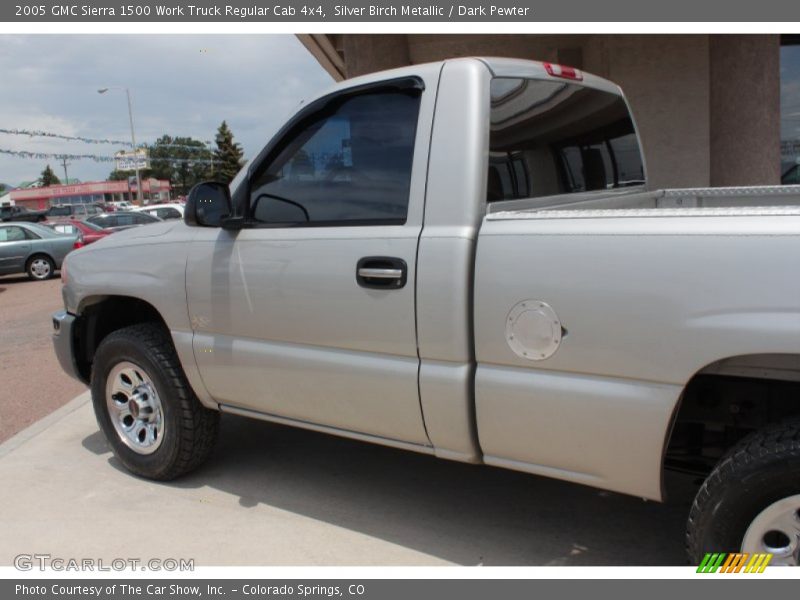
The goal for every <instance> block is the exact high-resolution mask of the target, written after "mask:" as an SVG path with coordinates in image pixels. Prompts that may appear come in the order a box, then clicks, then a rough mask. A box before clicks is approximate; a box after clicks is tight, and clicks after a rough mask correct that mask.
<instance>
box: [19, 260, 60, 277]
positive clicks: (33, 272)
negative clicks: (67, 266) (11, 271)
mask: <svg viewBox="0 0 800 600" xmlns="http://www.w3.org/2000/svg"><path fill="white" fill-rule="evenodd" d="M39 261H44V263H46V266H47V271H46V273H45V272H44V271H42V270H40V269H38V268H35V267H38V265H39V264H40V262H39ZM25 272H26V273H27V274H28V277H29V278H31V279H33V280H34V281H45V280H47V279H50V278H51V277H52V276H53V275H55V274H56V263H55V262H54V261H53V259H52V258H50V257H49V256H47V255H46V254H34V255H33V256H31V257H30V258H29V259H28V262H27V263H25Z"/></svg>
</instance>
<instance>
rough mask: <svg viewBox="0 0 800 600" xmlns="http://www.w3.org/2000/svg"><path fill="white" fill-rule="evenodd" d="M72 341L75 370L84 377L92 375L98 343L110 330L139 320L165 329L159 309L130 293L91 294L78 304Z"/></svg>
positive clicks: (85, 378) (86, 379)
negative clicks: (77, 316) (111, 294)
mask: <svg viewBox="0 0 800 600" xmlns="http://www.w3.org/2000/svg"><path fill="white" fill-rule="evenodd" d="M77 312H78V314H79V315H80V316H79V318H78V320H77V321H76V325H77V330H76V332H75V338H74V343H75V344H76V347H75V357H76V362H77V365H78V370H79V372H80V374H81V376H82V377H83V379H84V380H85V381H89V379H90V377H91V369H92V363H93V361H94V355H95V352H96V351H97V347H98V346H99V345H100V343H101V342H102V341H103V339H104V338H105V337H106V336H107V335H108V334H110V333H113V332H114V331H117V330H118V329H121V328H123V327H128V326H130V325H137V324H139V323H149V322H155V323H158V324H159V325H161V326H162V327H164V329H165V330H167V331H168V327H167V324H166V322H165V321H164V318H163V317H162V316H161V313H160V312H159V311H158V309H156V307H155V306H153V305H152V304H150V303H149V302H147V301H145V300H142V299H141V298H136V297H133V296H116V295H114V296H91V297H88V298H85V299H84V300H83V301H82V302H81V303H80V305H79V307H78V311H77Z"/></svg>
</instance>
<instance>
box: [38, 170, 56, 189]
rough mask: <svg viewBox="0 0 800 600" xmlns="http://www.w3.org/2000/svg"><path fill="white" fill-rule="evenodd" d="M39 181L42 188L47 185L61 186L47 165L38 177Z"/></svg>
mask: <svg viewBox="0 0 800 600" xmlns="http://www.w3.org/2000/svg"><path fill="white" fill-rule="evenodd" d="M39 181H41V182H42V185H43V186H44V187H47V186H48V185H61V180H60V179H59V178H58V177H57V176H56V174H55V173H53V169H51V168H50V165H47V166H46V167H45V168H44V171H42V174H41V175H40V176H39Z"/></svg>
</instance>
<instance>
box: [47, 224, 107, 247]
mask: <svg viewBox="0 0 800 600" xmlns="http://www.w3.org/2000/svg"><path fill="white" fill-rule="evenodd" d="M48 227H51V228H52V229H54V230H55V231H57V232H59V233H69V234H78V242H79V243H81V242H82V245H83V246H87V245H89V244H91V243H92V242H96V241H97V240H99V239H101V238H104V237H106V236H107V235H111V234H112V233H113V231H109V230H107V229H103V228H102V227H98V226H97V225H95V224H94V223H89V222H87V221H78V220H74V221H70V222H68V223H53V224H48Z"/></svg>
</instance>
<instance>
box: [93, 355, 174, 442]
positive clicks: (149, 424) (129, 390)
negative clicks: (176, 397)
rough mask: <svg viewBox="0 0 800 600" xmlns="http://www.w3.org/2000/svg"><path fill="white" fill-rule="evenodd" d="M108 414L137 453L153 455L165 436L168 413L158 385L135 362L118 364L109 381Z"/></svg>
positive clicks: (120, 437)
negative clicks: (165, 410)
mask: <svg viewBox="0 0 800 600" xmlns="http://www.w3.org/2000/svg"><path fill="white" fill-rule="evenodd" d="M106 406H107V407H108V416H109V417H110V418H111V423H112V424H113V425H114V430H115V431H116V432H117V435H118V436H119V439H120V440H122V443H124V444H125V445H126V446H127V447H128V448H130V449H131V450H133V451H134V452H136V453H137V454H152V453H153V452H155V451H156V450H158V448H159V446H161V441H162V440H163V439H164V412H163V409H162V406H161V399H160V398H159V396H158V391H157V390H156V386H155V384H153V380H152V378H151V377H150V376H149V375H148V374H147V372H146V371H145V370H144V369H142V368H141V367H140V366H138V365H135V364H133V363H131V362H127V361H125V362H121V363H119V364H117V365H116V366H115V367H114V368H113V369H111V372H110V373H109V374H108V379H107V380H106Z"/></svg>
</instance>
